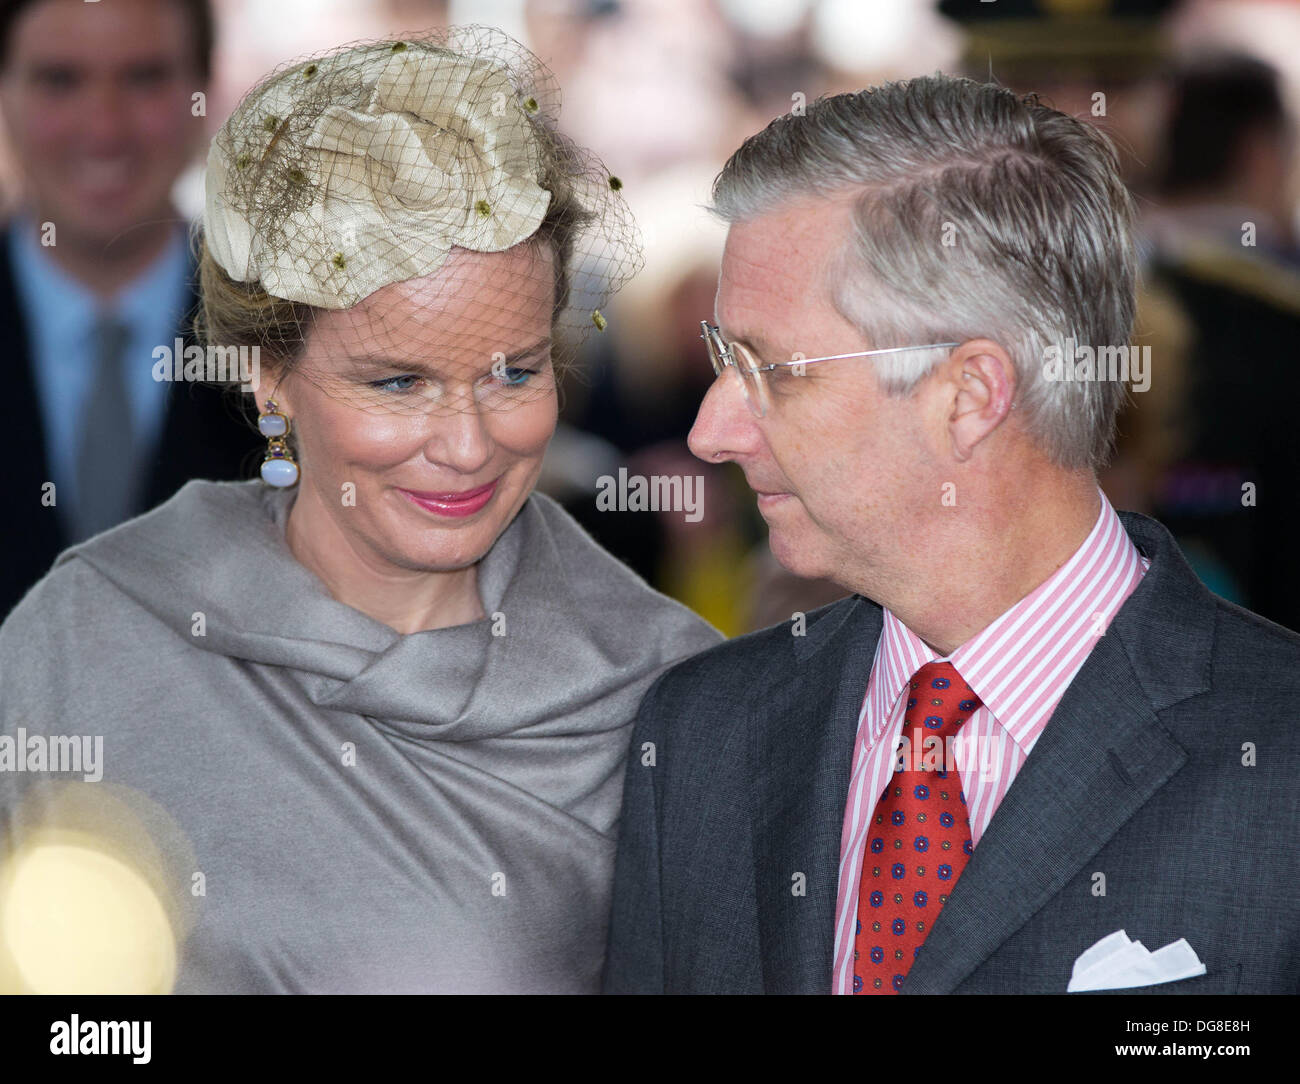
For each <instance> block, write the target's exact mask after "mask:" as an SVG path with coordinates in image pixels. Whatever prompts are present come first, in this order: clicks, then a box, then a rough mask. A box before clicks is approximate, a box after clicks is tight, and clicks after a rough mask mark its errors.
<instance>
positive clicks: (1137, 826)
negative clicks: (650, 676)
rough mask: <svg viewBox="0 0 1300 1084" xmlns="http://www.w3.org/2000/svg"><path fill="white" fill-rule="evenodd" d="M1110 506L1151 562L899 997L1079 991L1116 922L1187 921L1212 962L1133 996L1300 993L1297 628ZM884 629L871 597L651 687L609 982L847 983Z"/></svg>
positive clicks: (733, 987)
mask: <svg viewBox="0 0 1300 1084" xmlns="http://www.w3.org/2000/svg"><path fill="white" fill-rule="evenodd" d="M1120 516H1121V519H1122V521H1123V523H1124V526H1125V529H1126V530H1127V531H1128V534H1129V536H1130V537H1131V538H1132V540H1133V542H1134V544H1135V545H1137V546H1138V547H1139V549H1140V550H1141V551H1142V552H1143V554H1144V555H1145V556H1146V557H1148V558H1149V559H1150V560H1151V567H1150V569H1149V570H1148V572H1147V574H1146V576H1145V577H1144V578H1143V580H1142V582H1141V584H1139V586H1138V587H1137V589H1136V590H1135V591H1134V592H1133V594H1132V595H1131V596H1130V597H1129V598H1128V600H1127V601H1126V602H1125V604H1124V605H1123V607H1122V608H1121V609H1120V610H1119V612H1118V613H1117V615H1116V616H1115V618H1114V620H1113V622H1112V623H1111V625H1110V627H1109V629H1108V631H1107V633H1106V635H1105V636H1104V637H1102V638H1101V639H1100V640H1099V641H1098V642H1097V645H1096V647H1095V648H1094V649H1093V650H1092V652H1091V654H1090V655H1089V656H1088V658H1087V661H1086V662H1085V663H1084V665H1083V668H1082V669H1081V670H1080V671H1079V673H1078V674H1077V676H1076V677H1075V679H1074V681H1073V682H1072V683H1071V685H1070V687H1069V689H1068V690H1067V691H1066V694H1065V696H1064V698H1063V699H1062V700H1061V702H1060V703H1059V705H1058V706H1057V708H1056V710H1055V712H1054V713H1053V715H1052V717H1051V719H1050V720H1049V721H1048V724H1047V726H1046V728H1045V729H1044V731H1043V733H1042V736H1041V738H1040V739H1039V740H1038V743H1037V745H1036V746H1035V747H1034V750H1033V752H1032V754H1031V755H1030V756H1029V758H1028V759H1027V760H1026V762H1025V764H1024V766H1023V768H1021V770H1020V772H1019V774H1018V775H1017V776H1016V778H1015V781H1014V782H1013V783H1012V785H1011V788H1010V789H1009V790H1008V792H1007V795H1006V797H1005V798H1004V799H1003V800H1002V803H1001V804H1000V805H999V807H998V809H997V812H996V813H995V814H994V817H993V820H992V821H991V823H990V824H989V827H988V829H987V830H986V832H985V833H984V835H983V837H982V838H981V840H980V844H979V846H978V847H977V848H975V851H974V855H973V857H972V858H971V859H970V862H969V864H968V866H967V867H966V869H965V871H964V872H963V873H962V875H961V877H960V879H959V880H958V881H957V883H956V885H955V886H954V887H953V889H952V895H951V897H950V898H949V900H948V902H947V904H946V905H945V906H944V908H943V910H942V911H941V912H940V914H939V917H938V919H937V920H936V922H935V924H934V926H933V928H932V930H931V931H930V933H929V935H928V937H927V938H926V940H925V943H924V945H923V947H922V948H921V952H920V955H919V956H918V957H917V958H916V961H915V963H914V964H913V966H912V968H911V970H910V972H909V973H908V975H907V977H906V979H905V980H904V983H903V986H902V990H901V992H902V993H904V994H908V993H961V994H974V993H998V994H1010V993H1019V994H1059V993H1064V992H1065V989H1066V984H1067V983H1068V981H1069V979H1070V972H1071V968H1072V966H1073V963H1074V961H1075V960H1076V959H1077V958H1078V956H1079V955H1080V954H1081V953H1082V952H1083V951H1084V950H1085V949H1087V948H1089V947H1090V946H1091V945H1093V944H1094V943H1095V942H1097V941H1099V940H1100V939H1101V938H1102V937H1104V936H1106V935H1108V934H1110V933H1113V932H1114V931H1115V930H1118V929H1123V930H1125V931H1126V932H1127V933H1128V935H1129V936H1130V937H1131V938H1133V939H1134V940H1141V941H1142V942H1143V943H1144V944H1145V945H1146V946H1148V948H1150V949H1152V950H1154V949H1156V948H1159V947H1161V946H1163V945H1166V944H1168V943H1170V942H1172V941H1176V940H1178V939H1179V938H1182V937H1185V938H1186V939H1187V940H1188V942H1189V943H1190V945H1191V947H1192V949H1193V950H1194V951H1195V952H1196V953H1197V955H1198V956H1199V957H1200V959H1201V961H1202V962H1203V963H1204V964H1205V966H1206V974H1205V975H1203V976H1200V977H1199V978H1194V979H1187V980H1183V981H1181V982H1174V983H1164V984H1160V985H1155V986H1149V987H1139V988H1137V989H1135V990H1129V991H1123V992H1125V993H1156V994H1163V993H1171V994H1172V993H1296V992H1300V904H1298V903H1297V898H1296V894H1295V890H1294V889H1295V885H1296V883H1297V879H1298V878H1300V850H1298V849H1297V847H1296V840H1297V838H1300V803H1298V802H1297V786H1296V777H1295V773H1296V767H1297V765H1298V764H1300V731H1298V730H1297V727H1296V724H1295V706H1296V705H1297V704H1298V703H1300V636H1297V635H1295V634H1294V633H1291V632H1289V631H1288V630H1286V629H1283V628H1281V627H1279V626H1276V625H1273V624H1271V623H1269V622H1268V621H1265V620H1263V619H1261V618H1259V617H1258V616H1256V615H1254V614H1251V613H1248V612H1247V611H1245V610H1242V609H1240V608H1239V607H1237V606H1235V605H1233V604H1231V603H1228V602H1225V601H1224V600H1222V599H1220V598H1218V597H1216V596H1215V595H1213V594H1211V593H1210V592H1209V591H1208V590H1207V589H1206V588H1205V587H1204V586H1203V585H1202V584H1201V583H1200V581H1199V580H1197V578H1196V577H1195V575H1194V573H1193V572H1192V570H1191V569H1190V568H1189V567H1188V565H1187V562H1186V561H1185V559H1184V558H1183V555H1182V554H1181V552H1180V551H1179V550H1178V547H1177V545H1176V544H1175V543H1174V541H1173V538H1172V537H1171V536H1170V534H1169V532H1168V531H1167V530H1166V529H1165V528H1164V527H1162V526H1161V525H1160V524H1159V523H1157V522H1156V521H1154V520H1152V519H1149V518H1147V517H1145V516H1140V515H1135V514H1133V513H1127V512H1125V513H1120ZM881 627H882V612H881V609H880V607H879V606H877V605H876V604H875V603H873V602H870V601H868V600H867V599H865V598H863V597H862V596H860V595H855V596H853V597H852V598H848V599H844V600H842V601H840V602H837V603H834V604H832V605H830V606H828V607H826V608H824V609H822V610H820V611H817V612H816V613H814V614H809V615H808V626H807V635H806V636H803V637H799V636H793V635H791V629H790V626H789V625H778V626H775V627H773V628H771V629H767V630H765V631H762V632H757V633H753V634H752V635H750V636H746V637H743V638H741V639H738V640H732V641H730V642H729V643H726V644H722V645H720V646H719V647H716V648H714V649H712V650H710V651H708V652H705V653H704V654H702V655H699V656H696V657H695V658H693V659H690V660H688V661H687V662H684V663H681V664H679V665H677V666H675V667H674V668H672V669H671V670H669V671H668V672H666V673H665V674H664V675H663V676H662V677H661V678H660V679H659V681H658V682H657V683H656V684H655V685H654V686H653V687H652V688H651V690H650V692H649V693H648V694H647V696H646V698H645V701H644V702H643V704H642V707H641V712H640V715H639V718H638V720H637V724H636V728H635V733H634V735H633V739H632V741H633V745H632V757H631V759H630V761H629V766H628V770H627V777H626V789H625V798H624V811H623V820H622V827H621V829H620V840H619V854H618V860H617V865H616V872H615V884H614V902H613V918H612V923H611V928H610V944H609V955H608V958H607V962H606V970H605V989H606V991H607V992H611V993H660V992H668V993H813V994H825V993H829V992H830V991H831V971H832V955H833V950H834V921H835V906H836V894H837V888H838V866H839V861H840V835H841V827H842V824H843V821H844V803H845V799H846V795H847V792H848V785H849V773H850V767H851V760H852V756H853V744H854V735H855V731H856V727H857V721H858V714H859V711H860V709H861V706H862V701H863V696H864V695H865V692H866V688H867V681H868V678H869V676H870V673H871V667H872V661H873V659H874V657H875V651H876V643H877V640H878V638H879V636H880V632H881ZM646 743H650V744H651V745H652V746H653V749H654V761H655V763H654V766H652V767H651V766H646V765H645V763H644V761H645V760H647V759H649V758H648V757H646V756H645V755H644V754H643V750H644V749H646ZM1248 743H1249V744H1248ZM1247 750H1253V760H1254V765H1253V766H1247V765H1246V764H1245V763H1243V759H1244V758H1246V759H1250V758H1248V753H1247ZM1096 873H1103V874H1105V878H1106V892H1105V895H1104V896H1103V895H1095V894H1094V884H1095V881H1094V874H1096ZM798 874H802V875H803V877H804V879H805V880H806V889H805V892H804V894H799V893H798V892H797V891H796V890H795V889H796V882H795V880H794V879H795V877H796V875H798Z"/></svg>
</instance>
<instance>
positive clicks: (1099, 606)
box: [832, 490, 1150, 994]
mask: <svg viewBox="0 0 1300 1084" xmlns="http://www.w3.org/2000/svg"><path fill="white" fill-rule="evenodd" d="M1097 492H1098V493H1099V494H1100V495H1101V511H1100V513H1099V514H1098V516H1097V522H1096V524H1095V525H1094V526H1093V528H1092V532H1091V533H1090V534H1089V535H1088V537H1087V538H1086V539H1084V542H1083V545H1081V546H1080V547H1079V548H1078V549H1077V550H1076V551H1075V553H1074V556H1072V557H1071V558H1070V559H1069V560H1068V561H1066V562H1065V564H1063V565H1062V566H1061V567H1060V568H1058V569H1057V570H1056V571H1055V572H1054V573H1052V575H1051V576H1049V577H1048V578H1047V579H1046V580H1044V581H1043V582H1042V583H1041V584H1039V585H1038V587H1036V588H1035V589H1034V590H1033V591H1031V592H1030V593H1029V594H1028V595H1026V596H1025V597H1024V598H1022V599H1021V600H1020V601H1019V602H1017V603H1016V604H1015V605H1014V606H1012V607H1011V609H1009V610H1007V611H1006V613H1004V614H1002V616H1001V617H999V618H997V619H996V620H995V621H994V622H993V623H992V624H990V625H989V626H988V627H987V628H985V629H984V630H983V631H982V632H979V633H977V634H976V635H975V636H973V637H971V638H970V639H969V640H967V641H966V642H965V643H964V644H962V645H961V647H959V648H957V649H956V650H955V651H954V652H953V653H952V654H951V655H949V656H947V659H946V660H944V659H942V658H941V657H940V656H937V655H935V653H934V652H933V651H932V650H931V649H930V648H929V647H927V646H926V645H925V643H924V642H923V641H922V640H921V638H920V637H918V636H917V635H916V634H915V633H914V632H912V631H911V630H910V629H909V628H908V627H907V626H906V625H904V624H903V623H902V622H901V621H900V620H899V619H898V618H897V617H895V616H894V615H893V614H892V613H890V612H889V610H885V612H884V628H883V630H882V632H881V636H880V641H879V643H878V644H877V645H876V657H875V660H874V661H873V663H872V665H871V678H870V680H869V682H868V683H867V695H866V697H865V699H864V700H863V703H862V713H861V715H860V716H859V717H858V734H857V740H856V742H855V744H854V750H853V771H852V775H851V776H850V778H849V793H848V804H847V806H846V807H845V811H844V829H843V833H842V835H841V837H840V871H839V895H838V898H837V903H836V906H835V969H834V972H833V980H832V989H833V991H834V992H835V993H837V994H848V993H851V992H852V990H853V942H854V930H855V926H856V920H857V910H858V884H859V881H860V880H861V877H862V861H863V854H864V851H865V849H866V842H867V831H868V828H869V826H870V823H871V817H872V814H873V813H874V811H875V807H876V802H877V801H878V800H879V798H880V795H881V793H882V792H883V791H884V789H885V786H886V785H887V783H888V782H889V777H890V775H891V774H892V772H893V770H894V765H895V763H896V762H897V761H898V750H899V748H900V746H901V745H902V729H903V715H904V712H905V711H906V704H907V698H906V697H905V696H904V695H903V694H904V692H905V690H906V688H907V684H908V682H909V681H910V680H911V678H912V675H913V674H915V673H916V671H917V670H919V669H920V668H921V667H922V666H924V665H925V664H926V663H927V662H932V661H935V660H939V661H948V662H951V663H952V665H953V666H954V667H956V669H957V672H958V673H959V674H960V675H961V676H962V677H963V678H965V679H966V682H967V684H969V685H970V687H971V688H972V689H973V690H975V693H976V695H977V696H979V698H980V700H981V701H983V704H982V706H981V707H979V708H977V709H976V711H975V712H974V714H973V715H971V716H970V717H969V718H968V719H967V721H966V722H965V723H963V724H962V727H961V730H960V731H959V732H958V735H957V738H956V740H955V741H954V742H953V745H952V749H951V752H950V754H945V755H950V756H951V757H952V759H953V760H954V761H955V766H956V768H957V770H958V771H959V772H960V774H961V781H962V789H963V791H964V792H965V795H966V804H967V807H968V809H969V811H970V826H971V842H972V844H973V845H974V846H977V847H978V846H979V841H980V837H981V836H982V835H983V833H984V830H985V829H986V828H987V827H988V825H989V821H991V820H992V819H993V814H994V813H995V812H996V810H997V808H998V803H1000V802H1001V801H1002V798H1003V796H1004V795H1005V794H1006V793H1007V790H1008V789H1009V788H1010V787H1011V784H1012V781H1013V780H1014V779H1015V778H1016V773H1017V772H1018V771H1020V768H1021V766H1022V765H1023V764H1024V762H1025V758H1026V757H1028V756H1029V754H1030V753H1031V752H1032V751H1033V748H1034V743H1035V742H1036V741H1037V740H1038V736H1039V735H1040V734H1041V733H1042V732H1043V728H1044V727H1045V726H1046V725H1047V721H1048V719H1050V718H1051V717H1052V712H1053V711H1054V710H1055V708H1056V705H1057V704H1058V703H1059V702H1060V699H1061V697H1062V696H1063V695H1065V690H1066V688H1067V687H1068V686H1069V684H1070V682H1071V681H1072V680H1074V675H1075V674H1077V673H1078V672H1079V668H1080V667H1081V666H1083V663H1084V660H1086V659H1087V657H1088V653H1089V652H1090V651H1091V650H1092V648H1093V645H1094V644H1095V643H1096V642H1097V639H1098V637H1100V636H1101V635H1103V634H1104V632H1105V630H1106V626H1107V625H1109V624H1110V621H1111V618H1113V617H1114V615H1115V614H1116V613H1117V612H1118V611H1119V608H1120V607H1121V606H1122V605H1123V604H1124V600H1125V599H1127V598H1128V596H1129V595H1130V594H1132V593H1133V590H1134V589H1135V588H1136V587H1137V585H1138V584H1139V583H1140V582H1141V581H1142V577H1143V576H1144V575H1145V574H1146V570H1147V568H1148V567H1150V562H1149V561H1148V560H1147V559H1146V558H1144V557H1142V556H1141V554H1139V553H1138V551H1137V547H1136V546H1134V545H1133V543H1132V541H1131V540H1130V539H1129V537H1128V534H1127V532H1126V531H1125V530H1124V525H1123V524H1122V523H1121V522H1120V519H1119V516H1117V515H1116V514H1115V510H1114V509H1113V508H1112V507H1111V505H1110V502H1109V501H1108V500H1107V499H1106V495H1105V494H1104V493H1101V490H1098V491H1097ZM903 748H904V755H905V756H909V757H914V758H916V759H915V760H914V761H913V760H908V766H909V767H910V766H912V764H913V763H916V764H917V765H919V764H920V763H921V756H922V751H921V750H920V749H917V750H911V748H910V745H909V746H904V747H903Z"/></svg>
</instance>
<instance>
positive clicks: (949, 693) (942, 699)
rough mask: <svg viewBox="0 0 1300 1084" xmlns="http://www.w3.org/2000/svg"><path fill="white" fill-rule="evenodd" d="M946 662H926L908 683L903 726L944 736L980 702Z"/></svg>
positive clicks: (953, 668) (960, 722) (964, 681)
mask: <svg viewBox="0 0 1300 1084" xmlns="http://www.w3.org/2000/svg"><path fill="white" fill-rule="evenodd" d="M982 703H983V701H982V700H980V698H979V697H978V696H976V695H975V692H974V690H973V689H972V688H971V687H970V686H969V685H967V684H966V680H965V679H964V678H963V677H962V676H961V675H960V674H959V673H957V669H956V667H954V666H953V665H952V663H950V662H927V663H926V664H925V665H924V666H922V667H921V669H919V670H918V671H917V672H916V673H915V674H913V675H912V680H911V682H909V683H908V695H907V712H906V714H905V715H904V721H905V725H907V726H915V727H918V728H920V729H921V730H922V731H923V732H924V733H926V734H938V735H940V736H947V735H948V734H955V733H956V732H957V729H958V728H959V727H960V726H961V724H962V723H964V722H965V721H966V720H967V719H969V718H970V716H971V713H972V712H974V711H975V709H976V708H978V707H979V706H980V704H982Z"/></svg>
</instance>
